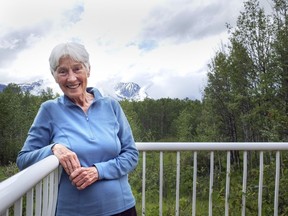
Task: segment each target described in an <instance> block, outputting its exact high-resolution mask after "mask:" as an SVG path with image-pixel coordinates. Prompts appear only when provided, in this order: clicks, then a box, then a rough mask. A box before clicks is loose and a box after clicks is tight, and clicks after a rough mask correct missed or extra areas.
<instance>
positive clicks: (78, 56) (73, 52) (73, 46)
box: [49, 42, 90, 75]
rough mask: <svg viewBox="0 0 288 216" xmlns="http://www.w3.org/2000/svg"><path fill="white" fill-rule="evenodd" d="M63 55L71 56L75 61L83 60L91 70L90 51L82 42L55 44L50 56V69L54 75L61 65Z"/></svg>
mask: <svg viewBox="0 0 288 216" xmlns="http://www.w3.org/2000/svg"><path fill="white" fill-rule="evenodd" d="M63 57H70V58H71V59H73V60H74V61H77V62H81V63H83V64H84V66H85V67H86V68H87V69H88V70H90V62H89V53H88V52H87V50H86V49H85V47H84V46H83V45H82V44H79V43H75V42H68V43H61V44H58V45H57V46H55V47H54V48H53V50H52V52H51V54H50V57H49V64H50V71H51V73H52V75H53V74H54V72H55V71H56V69H57V67H58V66H59V61H60V59H61V58H63Z"/></svg>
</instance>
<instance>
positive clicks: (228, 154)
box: [225, 151, 231, 216]
mask: <svg viewBox="0 0 288 216" xmlns="http://www.w3.org/2000/svg"><path fill="white" fill-rule="evenodd" d="M230 157H231V152H230V151H227V159H226V160H227V161H226V164H227V168H226V193H225V216H229V197H230V163H231V162H230Z"/></svg>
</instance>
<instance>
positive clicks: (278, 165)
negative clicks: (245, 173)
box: [274, 151, 280, 216]
mask: <svg viewBox="0 0 288 216" xmlns="http://www.w3.org/2000/svg"><path fill="white" fill-rule="evenodd" d="M275 169H276V170H275V192H274V216H278V196H279V182H280V151H277V152H276V167H275Z"/></svg>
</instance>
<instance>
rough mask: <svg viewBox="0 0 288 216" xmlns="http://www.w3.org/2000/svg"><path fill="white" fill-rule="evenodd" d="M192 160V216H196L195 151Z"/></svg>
mask: <svg viewBox="0 0 288 216" xmlns="http://www.w3.org/2000/svg"><path fill="white" fill-rule="evenodd" d="M193 160H194V161H193V195H192V216H196V185H197V151H195V152H194V154H193Z"/></svg>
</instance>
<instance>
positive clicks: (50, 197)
mask: <svg viewBox="0 0 288 216" xmlns="http://www.w3.org/2000/svg"><path fill="white" fill-rule="evenodd" d="M54 174H55V173H54V172H52V173H50V174H49V177H48V182H49V184H48V185H49V191H48V206H47V215H53V214H52V211H53V194H54Z"/></svg>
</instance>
